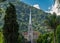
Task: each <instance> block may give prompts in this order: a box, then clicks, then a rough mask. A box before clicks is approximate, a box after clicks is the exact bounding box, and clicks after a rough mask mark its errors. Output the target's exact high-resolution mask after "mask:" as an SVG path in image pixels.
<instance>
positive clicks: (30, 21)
mask: <svg viewBox="0 0 60 43" xmlns="http://www.w3.org/2000/svg"><path fill="white" fill-rule="evenodd" d="M29 24H32V20H31V9H30V15H29Z"/></svg>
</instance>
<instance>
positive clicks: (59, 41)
mask: <svg viewBox="0 0 60 43" xmlns="http://www.w3.org/2000/svg"><path fill="white" fill-rule="evenodd" d="M56 35H57V36H56V39H57V43H60V25H59V26H57V29H56Z"/></svg>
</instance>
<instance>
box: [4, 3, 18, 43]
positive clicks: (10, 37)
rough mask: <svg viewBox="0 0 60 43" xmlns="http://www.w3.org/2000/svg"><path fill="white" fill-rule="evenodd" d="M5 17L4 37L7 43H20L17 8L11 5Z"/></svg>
mask: <svg viewBox="0 0 60 43" xmlns="http://www.w3.org/2000/svg"><path fill="white" fill-rule="evenodd" d="M9 5H10V6H9V7H7V9H6V15H5V17H4V26H3V35H4V39H5V43H18V34H19V33H18V28H19V25H18V23H17V17H16V16H17V15H16V9H15V6H14V5H13V4H11V3H9Z"/></svg>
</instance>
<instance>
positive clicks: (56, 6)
mask: <svg viewBox="0 0 60 43" xmlns="http://www.w3.org/2000/svg"><path fill="white" fill-rule="evenodd" d="M58 5H60V4H58V1H57V0H56V1H55V4H54V5H52V7H49V8H48V9H50V11H46V12H48V13H51V14H53V12H55V13H56V14H57V15H60V11H59V9H58V7H59V6H58Z"/></svg>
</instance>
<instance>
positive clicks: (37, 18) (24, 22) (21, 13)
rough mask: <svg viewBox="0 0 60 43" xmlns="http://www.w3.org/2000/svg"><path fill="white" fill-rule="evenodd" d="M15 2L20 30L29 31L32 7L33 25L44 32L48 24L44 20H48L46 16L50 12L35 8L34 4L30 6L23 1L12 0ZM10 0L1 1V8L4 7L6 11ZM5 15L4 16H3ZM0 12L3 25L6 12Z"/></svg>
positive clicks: (35, 28)
mask: <svg viewBox="0 0 60 43" xmlns="http://www.w3.org/2000/svg"><path fill="white" fill-rule="evenodd" d="M10 2H11V3H13V4H14V5H15V7H16V14H17V21H18V24H19V30H20V31H27V30H28V25H29V14H30V9H31V12H32V27H33V29H34V30H37V31H40V32H44V31H45V30H46V28H47V27H46V25H45V23H44V21H45V20H46V17H47V16H49V14H48V13H46V12H44V11H42V10H41V9H37V8H34V7H32V6H29V5H27V4H25V3H23V2H20V1H16V0H15V1H14V0H13V1H12V0H11V1H10ZM8 3H9V2H8V1H5V2H2V3H0V8H3V9H4V11H5V10H6V8H7V6H9V4H8ZM2 15H3V16H2ZM2 15H1V14H0V16H1V19H2V20H0V26H1V25H2V26H3V24H4V23H3V18H4V14H2ZM42 30H43V31H42Z"/></svg>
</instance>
